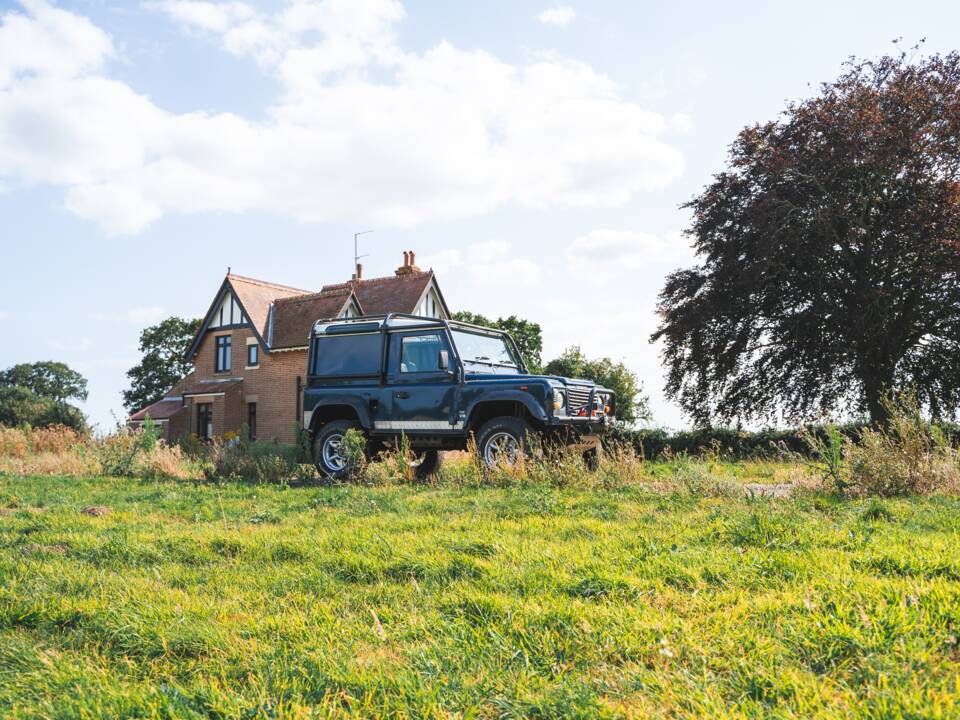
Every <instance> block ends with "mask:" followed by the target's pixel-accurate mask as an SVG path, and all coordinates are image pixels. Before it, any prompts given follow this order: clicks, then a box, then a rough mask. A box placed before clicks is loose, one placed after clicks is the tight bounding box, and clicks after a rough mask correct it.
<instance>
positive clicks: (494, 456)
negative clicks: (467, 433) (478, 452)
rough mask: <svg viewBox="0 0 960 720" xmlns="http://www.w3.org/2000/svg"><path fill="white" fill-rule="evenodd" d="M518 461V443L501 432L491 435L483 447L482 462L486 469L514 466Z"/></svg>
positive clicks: (504, 432) (509, 435) (510, 435)
mask: <svg viewBox="0 0 960 720" xmlns="http://www.w3.org/2000/svg"><path fill="white" fill-rule="evenodd" d="M519 460H520V441H519V440H517V438H516V437H514V436H513V435H512V434H510V433H508V432H506V431H504V430H501V431H500V432H496V433H494V434H493V435H491V436H490V437H489V438H488V439H487V442H486V444H485V445H484V446H483V462H484V464H486V466H487V467H488V468H491V469H495V468H497V467H499V466H501V465H516V464H517V462H518V461H519Z"/></svg>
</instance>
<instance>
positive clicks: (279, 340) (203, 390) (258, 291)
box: [129, 252, 450, 443]
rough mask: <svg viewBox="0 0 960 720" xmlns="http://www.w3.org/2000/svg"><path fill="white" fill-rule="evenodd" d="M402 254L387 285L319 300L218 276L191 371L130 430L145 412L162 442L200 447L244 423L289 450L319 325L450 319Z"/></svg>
mask: <svg viewBox="0 0 960 720" xmlns="http://www.w3.org/2000/svg"><path fill="white" fill-rule="evenodd" d="M415 261H416V257H415V255H414V253H413V252H404V254H403V265H401V266H400V267H398V268H397V270H396V271H395V272H394V274H393V275H391V276H388V277H380V278H371V279H364V278H363V277H362V266H360V265H358V266H357V273H356V274H355V275H354V276H353V278H352V279H351V280H348V281H347V282H344V283H338V284H336V285H327V286H325V287H323V288H322V289H321V290H320V291H319V292H312V291H309V290H301V289H298V288H292V287H287V286H285V285H277V284H276V283H271V282H266V281H263V280H255V279H253V278H248V277H242V276H240V275H234V274H232V273H230V272H229V271H228V272H227V275H226V277H225V278H224V279H223V282H222V283H221V284H220V288H219V289H218V290H217V293H216V295H215V296H214V298H213V302H212V303H211V304H210V308H209V309H208V310H207V313H206V315H205V316H204V318H203V322H202V323H201V325H200V329H199V330H198V331H197V334H196V336H195V337H194V339H193V342H192V343H191V345H190V349H189V350H188V351H187V357H188V359H190V360H191V361H192V362H193V367H194V370H193V372H191V373H190V374H189V375H187V376H186V377H185V378H183V380H181V381H180V382H179V383H177V384H176V385H175V386H174V387H173V388H171V389H170V390H169V392H167V394H166V395H165V396H164V397H163V398H162V399H161V400H159V401H158V402H155V403H153V404H152V405H150V406H149V407H146V408H143V409H142V410H140V411H138V412H136V413H134V414H133V415H132V416H131V417H130V421H129V423H130V425H131V426H134V427H136V426H142V425H143V423H144V421H145V419H146V416H147V415H148V414H149V416H150V418H151V420H153V421H154V422H155V423H156V424H158V425H159V426H160V428H161V430H162V434H163V437H165V438H166V439H168V440H169V439H175V438H180V437H186V436H188V435H190V434H191V433H192V434H196V435H197V436H198V437H200V438H203V439H207V438H211V437H215V436H218V435H223V434H224V433H228V432H231V431H234V432H239V431H240V429H241V427H242V426H243V425H244V424H246V425H247V427H248V428H249V429H250V434H251V436H253V437H255V438H256V439H259V440H277V441H280V442H288V443H289V442H293V441H294V440H295V436H296V425H297V423H298V422H299V421H301V398H302V388H303V382H304V380H305V376H306V370H307V342H308V338H309V335H310V330H311V327H312V325H313V323H314V322H315V321H316V320H319V319H321V318H332V317H356V316H358V315H377V314H382V313H388V312H403V313H413V314H416V315H425V316H429V317H448V316H449V314H450V311H449V309H448V308H447V305H446V302H445V301H444V299H443V294H442V293H441V292H440V287H439V285H438V284H437V279H436V277H435V275H434V273H433V271H432V270H427V271H423V270H421V269H420V268H418V267H417V266H416V264H415Z"/></svg>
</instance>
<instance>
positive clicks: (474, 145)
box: [0, 0, 683, 270]
mask: <svg viewBox="0 0 960 720" xmlns="http://www.w3.org/2000/svg"><path fill="white" fill-rule="evenodd" d="M25 7H26V10H25V12H16V11H8V12H6V13H5V14H2V15H0V21H2V25H0V138H2V142H0V183H4V182H6V183H8V184H14V185H28V184H50V185H55V186H59V187H62V188H63V189H64V191H65V205H66V207H67V209H69V210H70V211H71V212H73V213H75V214H77V215H78V216H80V217H84V218H87V219H90V220H92V221H95V222H97V223H99V224H100V225H101V226H102V227H103V229H104V230H105V231H106V232H108V233H114V234H116V233H135V232H138V231H139V230H141V229H143V228H144V227H146V226H147V225H149V224H150V223H152V222H154V221H156V220H157V219H159V218H161V217H163V216H164V215H166V214H168V213H171V212H178V213H194V212H244V211H264V212H270V213H275V214H278V215H282V216H286V217H291V218H294V219H296V220H299V221H307V222H310V221H325V220H348V221H357V220H361V219H362V220H363V221H364V222H369V223H372V224H375V225H401V226H410V225H414V224H416V223H420V222H424V221H428V220H436V219H447V218H461V217H469V216H471V215H476V214H480V213H485V212H489V211H491V210H493V209H496V208H498V207H502V206H506V205H513V206H522V207H532V208H549V207H612V206H617V205H622V204H624V203H626V202H628V201H629V200H630V199H632V198H633V197H635V196H636V194H637V193H641V192H644V191H648V190H653V189H657V188H661V187H663V186H664V185H666V184H667V183H669V182H670V181H671V180H673V179H674V178H676V177H677V176H678V175H679V174H680V173H681V172H682V169H683V157H682V155H681V153H680V152H679V151H678V150H677V149H675V148H674V147H672V146H671V145H669V144H668V143H667V142H666V141H664V140H663V139H661V136H662V135H664V134H665V133H668V132H669V131H670V129H671V125H670V123H669V122H668V121H667V120H666V119H665V118H664V117H663V116H661V115H659V114H656V113H653V112H649V111H647V110H645V109H643V108H642V107H640V106H639V105H637V104H635V103H633V102H630V101H628V100H625V99H623V98H622V97H620V95H619V94H618V91H617V88H616V85H615V84H614V83H613V82H612V81H611V80H610V79H609V78H608V77H606V76H604V75H602V74H600V73H598V72H596V71H595V70H593V69H592V68H590V67H589V66H588V65H585V64H583V63H580V62H576V61H573V60H565V59H560V58H556V57H547V58H540V59H536V60H533V61H531V62H529V63H526V64H511V63H507V62H504V61H502V60H500V59H498V58H497V57H495V56H493V55H491V54H489V53H487V52H483V51H480V50H474V51H465V50H461V49H459V48H456V47H454V46H453V45H451V44H449V43H446V42H441V43H439V44H438V45H436V46H435V47H433V48H430V49H428V50H426V51H424V52H407V51H405V50H403V49H402V48H401V47H400V46H399V44H398V41H397V38H396V34H395V28H396V24H397V22H399V21H400V20H401V19H402V18H403V15H404V9H403V6H402V5H401V4H400V3H399V2H397V1H396V0H326V1H324V2H320V1H318V0H292V1H291V2H290V3H289V4H288V5H287V6H286V7H284V8H283V9H282V10H279V11H277V12H275V13H273V14H265V13H263V12H260V11H257V10H254V9H253V8H252V7H251V6H247V5H246V4H243V3H237V2H232V3H207V2H189V1H187V0H181V1H178V2H161V3H157V4H155V5H154V6H153V7H156V8H159V9H161V10H162V11H163V12H164V13H166V14H167V15H168V16H169V17H170V18H172V19H173V20H174V21H175V22H176V23H178V24H180V25H182V26H184V27H188V28H190V30H191V32H193V33H200V34H201V35H202V36H209V37H212V38H215V39H217V41H218V42H220V43H221V45H222V47H223V48H224V49H225V50H226V51H227V52H230V53H233V54H236V55H242V56H248V57H252V58H254V59H255V60H256V61H257V62H258V63H259V65H260V67H261V68H263V71H264V72H267V73H270V74H271V75H272V76H274V77H275V78H276V79H277V80H278V82H279V83H280V85H281V94H280V99H279V100H278V101H277V102H276V104H274V105H273V106H271V107H268V108H266V111H265V113H264V114H263V115H264V117H265V119H263V120H251V119H247V118H244V117H239V116H237V115H234V114H230V113H221V114H207V113H202V112H192V113H173V112H169V111H167V110H164V109H163V108H161V107H159V106H157V105H156V104H155V103H154V102H153V101H152V100H151V99H150V98H149V97H147V96H145V95H142V94H140V93H138V92H137V91H135V90H133V89H132V88H131V87H130V86H128V85H126V84H125V83H123V82H120V81H117V80H114V79H111V78H110V77H109V76H108V74H107V72H106V67H105V63H106V60H107V59H108V58H109V57H110V55H111V53H112V42H111V40H110V38H109V37H108V36H107V35H106V34H105V33H104V32H103V31H102V30H100V29H98V28H96V27H95V26H94V25H93V24H92V23H91V22H90V21H89V20H87V19H86V18H84V17H81V16H79V15H76V14H74V13H70V12H67V11H64V10H59V9H56V8H53V7H51V6H50V5H48V4H46V3H45V2H42V1H41V0H30V2H29V3H27V5H26V6H25ZM22 38H27V40H22ZM528 270H529V268H528Z"/></svg>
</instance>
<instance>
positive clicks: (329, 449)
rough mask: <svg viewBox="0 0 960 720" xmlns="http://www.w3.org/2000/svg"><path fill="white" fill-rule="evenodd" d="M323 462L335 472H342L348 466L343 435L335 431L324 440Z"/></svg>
mask: <svg viewBox="0 0 960 720" xmlns="http://www.w3.org/2000/svg"><path fill="white" fill-rule="evenodd" d="M321 452H322V453H323V464H324V465H325V466H326V467H328V468H330V469H331V470H332V471H333V472H340V471H341V470H343V469H344V468H345V467H346V466H347V458H346V457H345V456H344V454H343V435H341V434H340V433H334V434H333V435H328V436H327V437H326V439H325V440H324V441H323V448H322V450H321Z"/></svg>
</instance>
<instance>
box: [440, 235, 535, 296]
mask: <svg viewBox="0 0 960 720" xmlns="http://www.w3.org/2000/svg"><path fill="white" fill-rule="evenodd" d="M423 264H424V265H425V266H426V267H431V268H433V269H434V270H435V271H436V272H437V274H439V275H444V274H447V273H449V274H451V275H454V274H455V275H457V276H459V277H463V276H466V277H467V278H469V279H470V281H472V283H473V284H474V285H478V286H497V285H502V286H510V287H514V288H516V287H518V286H520V287H532V286H535V285H537V284H539V282H540V276H541V268H540V266H539V265H538V264H536V263H535V262H533V261H531V260H526V259H524V258H517V257H512V256H511V245H510V243H508V242H506V241H505V240H486V241H484V242H479V243H474V244H473V245H468V246H467V247H466V248H465V249H464V250H456V249H449V250H443V251H441V252H439V253H437V254H435V255H433V256H431V257H427V258H424V263H423Z"/></svg>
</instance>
